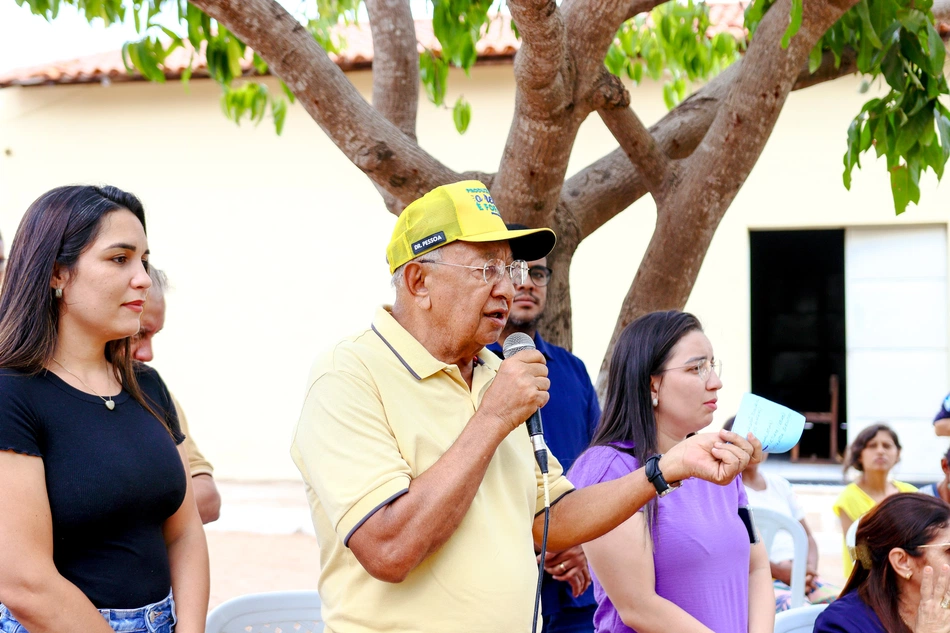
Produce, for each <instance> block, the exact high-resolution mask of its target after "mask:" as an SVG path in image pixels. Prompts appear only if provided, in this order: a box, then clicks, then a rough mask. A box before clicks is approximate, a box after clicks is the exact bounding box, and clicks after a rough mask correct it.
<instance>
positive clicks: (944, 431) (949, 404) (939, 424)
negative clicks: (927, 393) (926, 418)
mask: <svg viewBox="0 0 950 633" xmlns="http://www.w3.org/2000/svg"><path fill="white" fill-rule="evenodd" d="M934 433H936V434H937V435H940V436H946V435H950V394H947V397H946V398H944V399H943V402H941V403H940V409H939V410H938V411H937V415H935V416H934Z"/></svg>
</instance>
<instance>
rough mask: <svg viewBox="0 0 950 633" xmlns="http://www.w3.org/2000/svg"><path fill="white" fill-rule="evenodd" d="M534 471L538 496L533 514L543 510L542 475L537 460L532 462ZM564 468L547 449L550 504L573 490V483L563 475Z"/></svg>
mask: <svg viewBox="0 0 950 633" xmlns="http://www.w3.org/2000/svg"><path fill="white" fill-rule="evenodd" d="M534 473H535V477H536V478H537V481H538V498H537V502H536V503H535V506H534V512H535V514H539V513H541V512H543V511H544V475H542V474H541V467H540V466H538V464H537V462H535V464H534ZM563 473H564V468H563V467H562V466H561V463H560V462H559V461H557V457H555V456H554V453H552V452H551V451H548V483H549V486H550V489H549V490H548V496H549V497H550V499H551V505H552V506H553V505H554V504H555V503H557V502H558V501H560V499H561V498H562V497H563V496H564V495H566V494H567V493H569V492H573V491H574V485H573V484H572V483H571V482H570V481H568V479H567V477H565V476H564V474H563Z"/></svg>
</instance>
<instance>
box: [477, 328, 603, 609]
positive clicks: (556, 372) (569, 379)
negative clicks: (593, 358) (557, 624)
mask: <svg viewBox="0 0 950 633" xmlns="http://www.w3.org/2000/svg"><path fill="white" fill-rule="evenodd" d="M534 344H535V345H536V346H537V348H538V351H539V352H541V353H542V354H543V355H544V358H545V360H546V361H547V364H548V378H549V379H550V380H551V389H550V391H549V393H550V395H551V398H550V399H549V400H548V403H547V404H546V405H544V408H543V409H541V423H542V425H543V426H544V442H545V443H546V444H547V445H548V449H549V450H550V451H551V452H552V453H553V454H554V456H555V457H557V460H558V461H559V462H561V466H563V467H564V472H565V473H567V471H568V469H570V467H571V465H572V464H573V463H574V460H576V459H577V458H578V456H579V455H580V454H581V453H583V452H584V451H585V450H586V449H587V447H588V446H589V445H590V440H591V438H592V437H593V435H594V429H596V428H597V423H598V422H600V404H599V403H598V402H597V393H596V392H595V391H594V385H593V384H592V383H591V381H590V375H589V374H588V373H587V368H586V367H585V366H584V361H582V360H581V359H580V358H578V357H577V356H574V354H572V353H570V352H569V351H567V350H566V349H564V348H563V347H558V346H557V345H553V344H551V343H548V342H547V341H545V340H544V339H543V338H541V335H540V334H535V335H534ZM488 349H490V350H491V351H493V352H495V353H496V354H497V355H498V356H500V357H503V355H502V348H501V345H499V344H498V343H492V344H491V345H489V346H488ZM522 432H523V431H522ZM542 591H543V594H542V599H543V603H542V604H543V611H544V613H545V615H550V614H552V613H554V612H556V611H560V609H562V608H565V607H585V606H589V605H593V604H596V602H595V601H594V593H593V590H592V588H591V587H588V589H587V591H585V592H584V593H583V594H581V596H580V597H578V598H574V596H573V595H571V587H570V585H569V584H568V583H566V582H555V581H553V580H552V579H551V577H550V576H548V575H546V574H545V578H544V585H543V589H542Z"/></svg>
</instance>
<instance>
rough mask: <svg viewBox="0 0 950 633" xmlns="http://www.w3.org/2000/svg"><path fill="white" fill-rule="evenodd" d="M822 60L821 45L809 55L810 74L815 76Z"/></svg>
mask: <svg viewBox="0 0 950 633" xmlns="http://www.w3.org/2000/svg"><path fill="white" fill-rule="evenodd" d="M821 60H822V50H821V44H820V43H819V44H817V45H815V46H814V47H812V49H811V52H810V53H808V74H810V75H811V74H814V72H815V71H816V70H818V68H819V67H820V66H821Z"/></svg>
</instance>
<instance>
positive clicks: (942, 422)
mask: <svg viewBox="0 0 950 633" xmlns="http://www.w3.org/2000/svg"><path fill="white" fill-rule="evenodd" d="M934 433H936V434H937V435H938V436H941V437H943V436H947V435H950V418H941V419H939V420H937V421H936V422H934Z"/></svg>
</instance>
